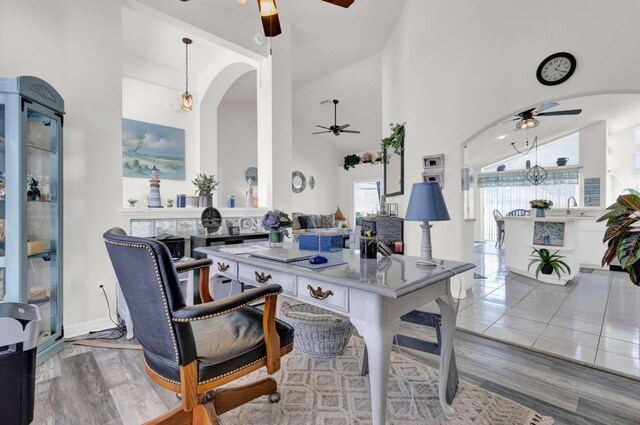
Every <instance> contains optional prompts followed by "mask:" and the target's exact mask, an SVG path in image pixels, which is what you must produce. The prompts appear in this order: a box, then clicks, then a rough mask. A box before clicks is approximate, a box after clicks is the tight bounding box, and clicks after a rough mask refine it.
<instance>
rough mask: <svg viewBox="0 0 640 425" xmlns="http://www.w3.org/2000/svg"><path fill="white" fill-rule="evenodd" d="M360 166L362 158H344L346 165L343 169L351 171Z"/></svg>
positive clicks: (354, 156) (350, 156)
mask: <svg viewBox="0 0 640 425" xmlns="http://www.w3.org/2000/svg"><path fill="white" fill-rule="evenodd" d="M358 164H360V157H359V156H358V155H355V154H351V155H347V156H345V157H344V165H343V166H342V168H344V169H345V170H347V171H349V169H350V168H356V165H358Z"/></svg>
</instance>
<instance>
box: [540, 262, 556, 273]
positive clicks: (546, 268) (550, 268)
mask: <svg viewBox="0 0 640 425" xmlns="http://www.w3.org/2000/svg"><path fill="white" fill-rule="evenodd" d="M540 271H541V272H542V274H551V273H553V266H552V265H551V264H545V265H544V266H542V269H541V270H540Z"/></svg>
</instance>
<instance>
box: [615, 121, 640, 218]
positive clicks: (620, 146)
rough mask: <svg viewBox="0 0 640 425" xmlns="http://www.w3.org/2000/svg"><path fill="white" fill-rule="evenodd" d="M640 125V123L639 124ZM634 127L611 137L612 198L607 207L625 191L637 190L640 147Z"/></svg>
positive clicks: (617, 132)
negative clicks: (636, 162) (637, 162)
mask: <svg viewBox="0 0 640 425" xmlns="http://www.w3.org/2000/svg"><path fill="white" fill-rule="evenodd" d="M639 124H640V123H639ZM636 127H638V125H634V126H632V127H629V128H625V129H623V130H619V131H616V132H613V133H611V134H610V135H609V145H608V154H609V156H608V158H609V161H608V164H607V167H608V169H609V178H610V182H611V190H610V198H609V201H608V202H607V206H608V205H609V204H611V203H613V201H615V199H616V198H617V197H618V196H619V195H621V194H622V193H623V192H624V190H625V189H629V188H631V189H635V187H636V184H635V179H636V175H637V173H639V172H640V170H638V169H636V168H635V158H634V155H635V153H636V152H640V145H636V144H635V138H634V130H635V129H636Z"/></svg>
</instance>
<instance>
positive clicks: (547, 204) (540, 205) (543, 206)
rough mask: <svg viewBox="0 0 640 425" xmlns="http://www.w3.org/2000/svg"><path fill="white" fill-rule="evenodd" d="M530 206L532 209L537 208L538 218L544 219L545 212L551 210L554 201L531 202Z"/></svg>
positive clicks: (536, 200) (535, 200)
mask: <svg viewBox="0 0 640 425" xmlns="http://www.w3.org/2000/svg"><path fill="white" fill-rule="evenodd" d="M529 205H531V208H535V210H536V217H544V211H545V210H548V209H549V208H551V206H552V205H553V201H552V200H550V199H534V200H533V201H529Z"/></svg>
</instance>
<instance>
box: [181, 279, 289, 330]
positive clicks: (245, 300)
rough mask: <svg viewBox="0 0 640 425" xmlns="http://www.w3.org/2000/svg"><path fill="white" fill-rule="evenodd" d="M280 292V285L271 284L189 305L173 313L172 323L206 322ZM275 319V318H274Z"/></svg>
mask: <svg viewBox="0 0 640 425" xmlns="http://www.w3.org/2000/svg"><path fill="white" fill-rule="evenodd" d="M281 292H282V287H281V286H280V285H276V284H271V285H266V286H263V287H260V288H255V289H251V290H250V291H247V292H243V293H241V294H238V295H234V296H232V297H229V298H225V299H222V300H219V301H212V302H208V303H204V304H197V305H190V306H186V307H183V308H181V309H179V310H176V311H174V312H173V321H174V322H179V323H180V322H194V321H196V320H206V319H210V318H212V317H216V316H221V315H223V314H227V313H231V312H232V311H235V310H237V309H239V308H241V307H244V306H246V305H249V304H251V303H253V302H256V301H260V300H262V299H264V298H267V299H269V298H271V297H273V298H274V299H275V297H276V296H277V295H278V294H280V293H281ZM274 319H275V316H274Z"/></svg>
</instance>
